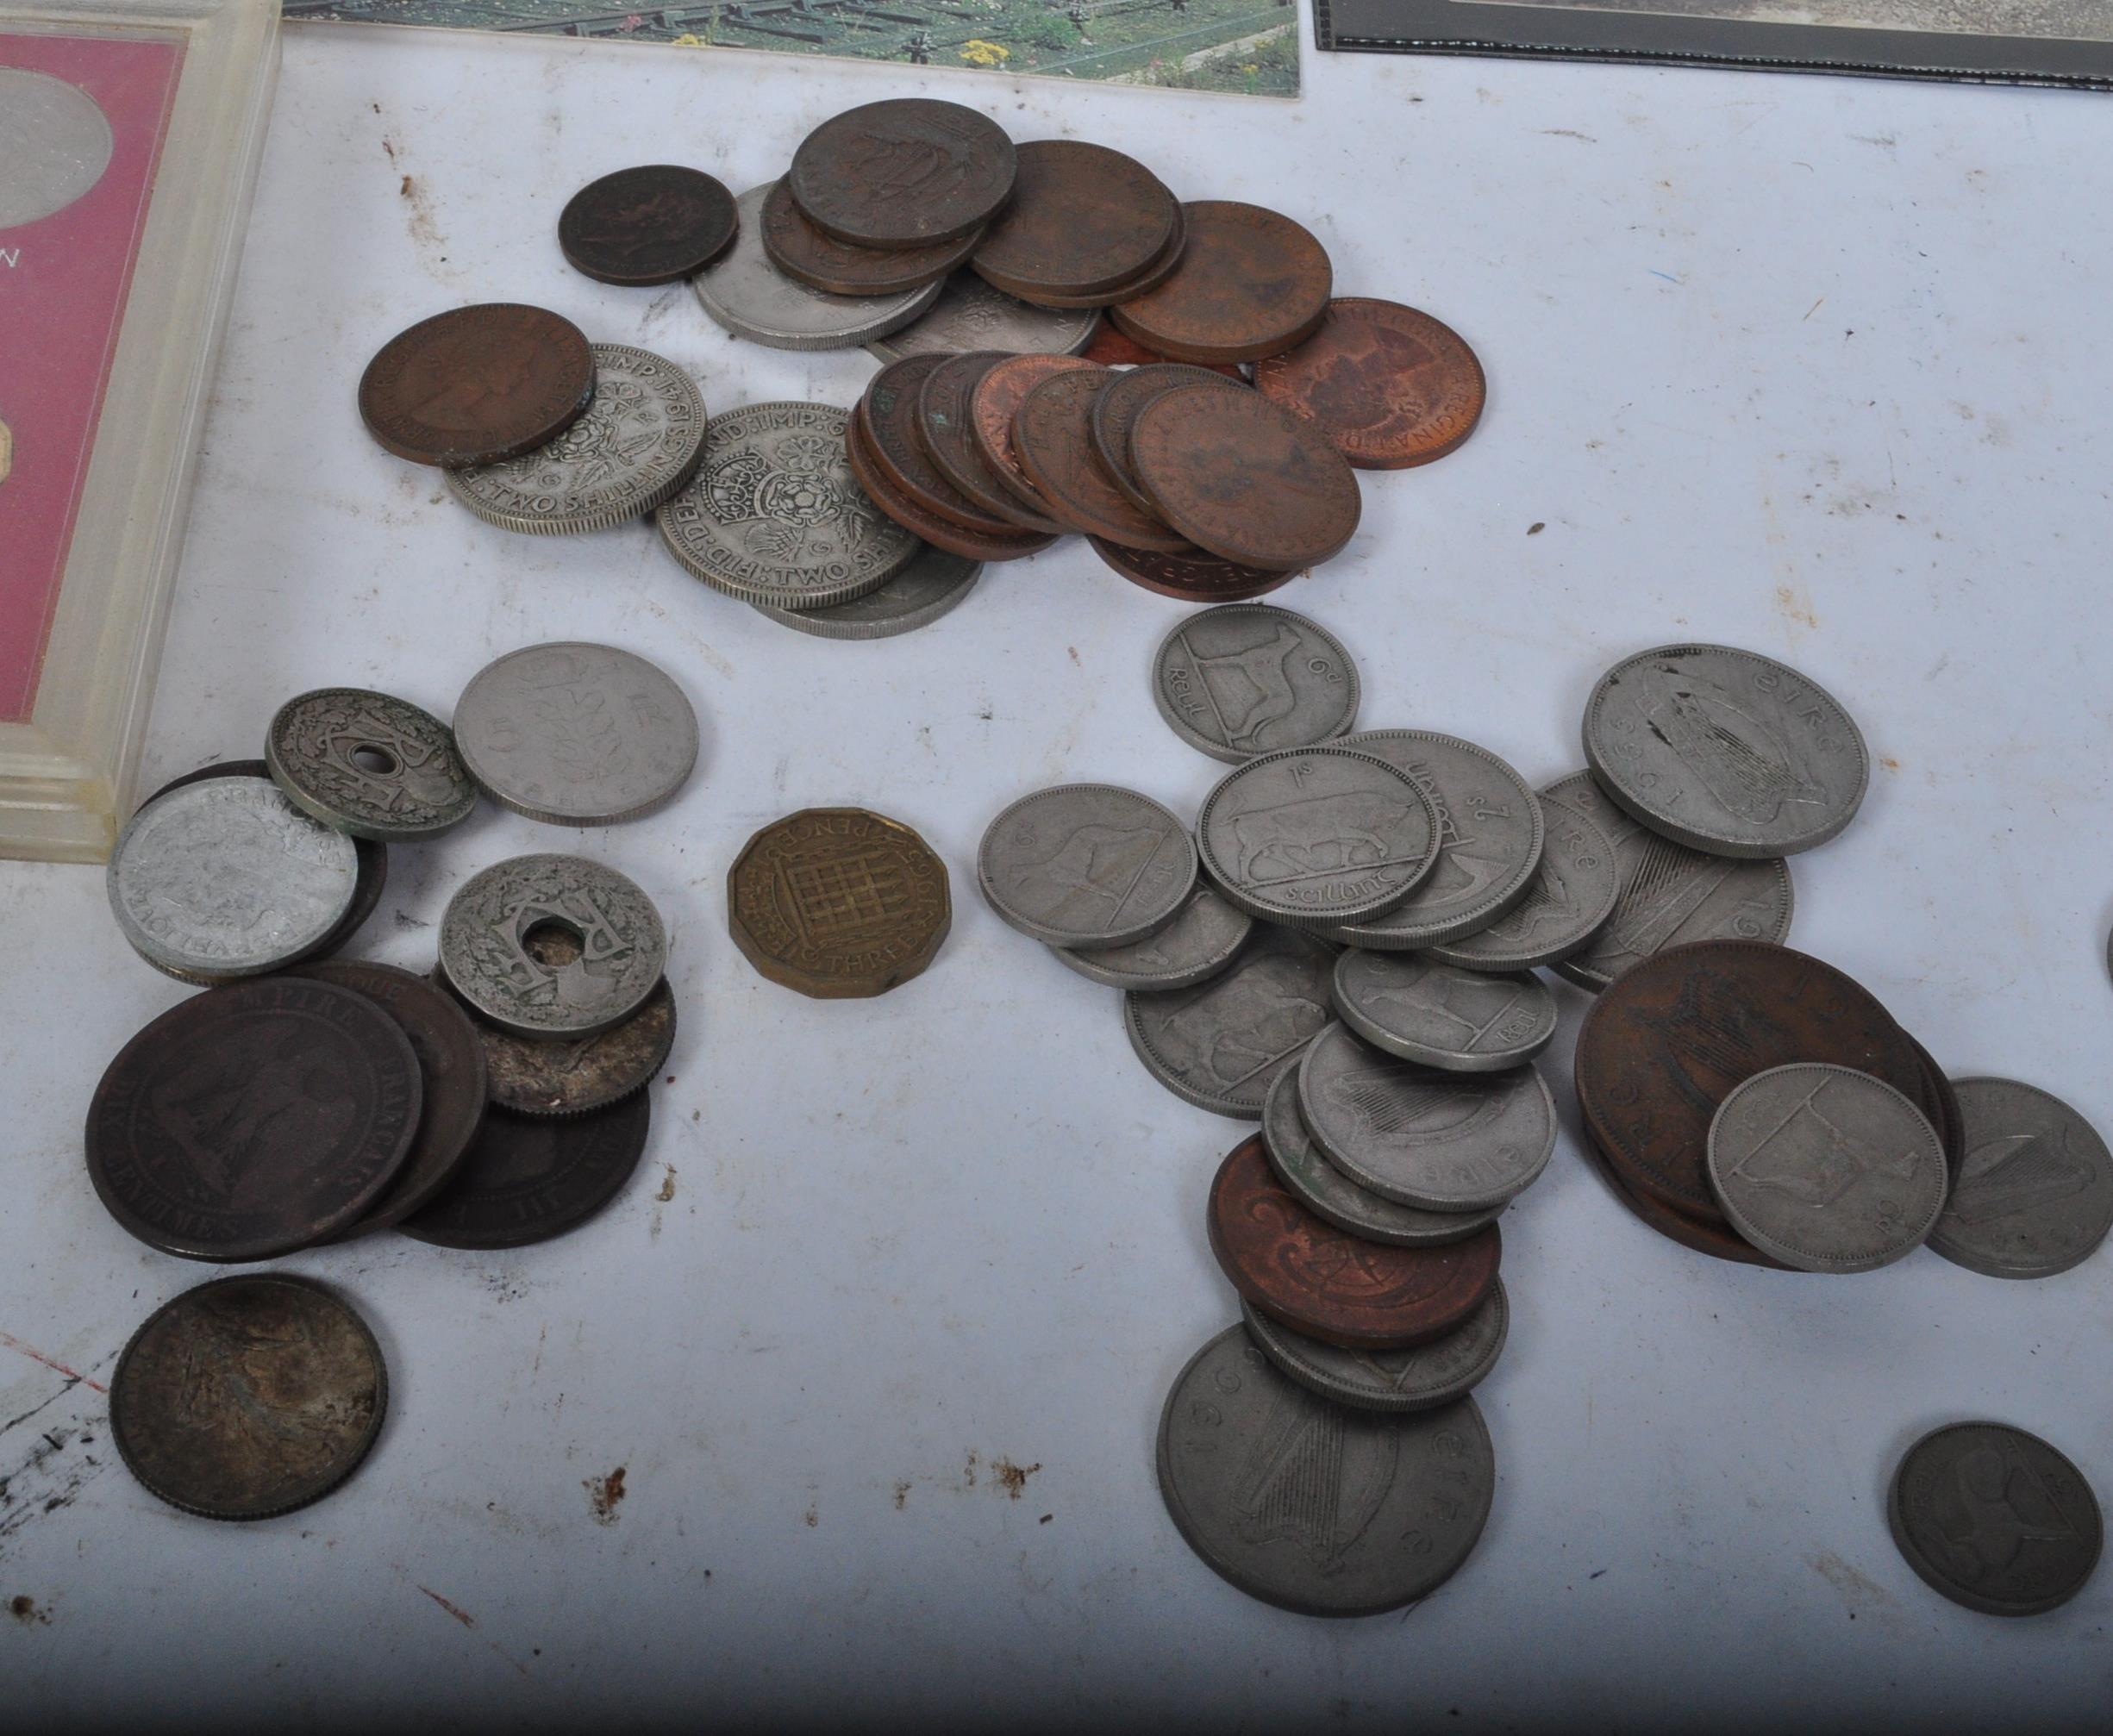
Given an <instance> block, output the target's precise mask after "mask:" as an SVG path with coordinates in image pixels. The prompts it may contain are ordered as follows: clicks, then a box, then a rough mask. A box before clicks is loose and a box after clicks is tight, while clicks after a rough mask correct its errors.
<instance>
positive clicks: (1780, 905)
mask: <svg viewBox="0 0 2113 1736" xmlns="http://www.w3.org/2000/svg"><path fill="white" fill-rule="evenodd" d="M1546 794H1547V801H1548V802H1550V803H1552V804H1554V805H1557V806H1560V807H1562V808H1564V809H1572V810H1574V811H1575V812H1577V813H1579V814H1582V815H1585V817H1586V818H1588V819H1591V820H1594V821H1597V822H1598V824H1599V827H1600V829H1601V830H1602V831H1604V833H1605V834H1607V836H1608V837H1610V839H1612V840H1614V859H1615V877H1616V880H1617V881H1618V882H1619V883H1620V884H1619V890H1617V892H1616V895H1615V901H1614V914H1613V915H1611V916H1610V917H1609V918H1608V919H1607V921H1606V922H1605V924H1604V926H1603V927H1601V928H1600V930H1599V932H1598V933H1597V934H1595V935H1593V936H1592V938H1591V940H1590V941H1588V942H1587V943H1586V944H1585V946H1582V947H1581V948H1579V949H1578V951H1577V952H1572V953H1571V954H1570V955H1569V956H1567V957H1566V958H1564V959H1560V960H1559V961H1558V962H1557V963H1556V965H1555V974H1556V975H1557V976H1559V977H1562V978H1563V979H1564V981H1566V982H1569V983H1574V984H1577V985H1578V987H1579V988H1580V989H1590V990H1591V991H1592V992H1593V993H1594V994H1597V993H1598V992H1599V990H1602V989H1604V988H1605V987H1606V986H1607V984H1610V983H1611V982H1612V981H1614V979H1615V978H1616V977H1618V976H1620V975H1621V974H1622V971H1626V970H1628V969H1629V966H1630V965H1636V964H1640V963H1641V961H1642V960H1644V959H1647V958H1649V957H1650V956H1651V955H1652V954H1653V953H1654V952H1663V951H1665V949H1666V947H1668V946H1685V945H1686V944H1687V943H1688V942H1689V941H1691V940H1766V941H1769V942H1771V943H1772V944H1774V945H1777V946H1780V945H1781V944H1782V943H1783V942H1784V941H1785V940H1788V939H1789V938H1790V932H1791V912H1792V910H1793V909H1794V908H1795V906H1796V902H1797V900H1796V897H1795V896H1794V894H1793V893H1792V890H1791V870H1790V864H1789V863H1787V862H1785V861H1784V860H1783V859H1782V858H1780V857H1774V858H1772V859H1769V860H1767V861H1765V862H1762V861H1756V862H1735V861H1734V860H1732V859H1731V858H1729V857H1728V856H1707V855H1704V853H1703V852H1701V851H1699V850H1691V849H1689V848H1688V847H1687V846H1685V844H1675V843H1674V842H1673V841H1672V840H1671V839H1670V838H1661V837H1660V836H1659V835H1658V834H1657V833H1655V832H1654V831H1652V830H1651V829H1650V828H1649V827H1646V826H1639V825H1638V824H1637V823H1636V822H1635V821H1634V820H1631V819H1630V818H1629V815H1626V814H1624V813H1622V810H1621V809H1619V808H1616V806H1615V805H1614V803H1613V802H1610V801H1609V800H1608V799H1607V797H1606V795H1605V793H1604V791H1602V790H1601V789H1600V787H1599V785H1598V784H1596V783H1594V782H1593V781H1592V774H1591V772H1589V771H1580V772H1578V773H1576V774H1575V775H1573V776H1572V777H1566V778H1564V779H1563V780H1562V781H1561V782H1560V783H1557V784H1550V785H1549V786H1548V788H1547V792H1546Z"/></svg>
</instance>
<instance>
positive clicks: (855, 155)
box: [785, 97, 1017, 247]
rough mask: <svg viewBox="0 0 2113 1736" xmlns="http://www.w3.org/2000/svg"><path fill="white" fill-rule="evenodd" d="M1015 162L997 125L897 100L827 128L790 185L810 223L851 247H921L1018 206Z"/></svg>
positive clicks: (806, 142)
mask: <svg viewBox="0 0 2113 1736" xmlns="http://www.w3.org/2000/svg"><path fill="white" fill-rule="evenodd" d="M1016 172H1017V157H1016V153H1015V152H1014V150H1013V144H1012V141H1011V140H1010V139H1009V138H1007V137H1006V136H1005V131H1004V128H1002V127H1000V126H999V125H998V124H997V122H995V121H991V120H987V119H985V117H984V116H981V115H978V113H977V112H976V111H975V110H974V109H965V108H963V107H962V106H961V105H960V103H935V102H933V101H932V100H930V99H929V98H928V97H891V98H889V99H887V100H885V101H882V102H878V103H861V104H860V106H859V107H858V108H855V109H845V110H844V112H843V113H842V114H841V115H838V116H835V117H834V118H833V119H830V120H828V121H824V122H822V124H821V125H820V126H819V127H817V128H815V130H814V131H813V132H811V133H810V134H808V135H807V136H806V138H805V139H803V140H802V141H800V147H799V149H798V150H797V151H795V152H794V153H792V167H791V171H790V172H788V173H787V174H786V176H785V184H786V185H787V186H789V187H790V188H791V190H792V197H794V198H795V199H797V201H798V202H799V207H800V209H801V210H802V211H803V212H804V213H805V214H806V216H807V220H808V221H809V222H811V223H812V224H814V226H815V227H816V228H818V229H820V230H821V231H822V234H825V235H833V236H835V238H836V239H837V240H840V241H848V242H850V243H851V245H852V246H853V247H925V246H928V245H930V244H931V243H934V242H937V241H949V240H953V239H954V238H955V237H956V236H959V235H966V234H969V233H971V232H972V230H976V229H980V228H982V227H983V226H984V225H985V223H987V222H990V221H991V218H992V217H994V216H996V215H997V214H998V213H999V212H1000V211H1001V210H1003V209H1004V207H1005V202H1006V201H1007V200H1008V199H1010V197H1012V188H1013V177H1014V175H1015V174H1016Z"/></svg>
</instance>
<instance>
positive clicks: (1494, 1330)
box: [1240, 1278, 1511, 1414]
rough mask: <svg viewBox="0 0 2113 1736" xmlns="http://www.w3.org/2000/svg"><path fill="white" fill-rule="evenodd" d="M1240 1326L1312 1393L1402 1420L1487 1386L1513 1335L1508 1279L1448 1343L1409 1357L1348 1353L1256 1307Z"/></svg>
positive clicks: (1433, 1343) (1244, 1312)
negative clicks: (1404, 1415)
mask: <svg viewBox="0 0 2113 1736" xmlns="http://www.w3.org/2000/svg"><path fill="white" fill-rule="evenodd" d="M1240 1317H1241V1323H1242V1324H1243V1325H1245V1326H1246V1327H1247V1333H1248V1336H1249V1337H1251V1338H1252V1339H1253V1340H1254V1341H1255V1343H1256V1344H1258V1345H1260V1346H1261V1348H1262V1354H1263V1355H1265V1356H1266V1357H1267V1358H1269V1359H1270V1361H1272V1362H1273V1363H1274V1364H1276V1365H1277V1367H1278V1369H1279V1370H1281V1371H1283V1372H1284V1373H1285V1374H1288V1375H1290V1376H1291V1378H1292V1379H1293V1380H1295V1381H1297V1383H1299V1384H1300V1385H1301V1386H1303V1387H1304V1388H1305V1389H1307V1391H1309V1392H1316V1393H1318V1394H1320V1396H1322V1398H1329V1399H1333V1400H1335V1402H1336V1403H1337V1404H1347V1405H1348V1406H1350V1408H1352V1409H1353V1410H1378V1411H1390V1412H1394V1413H1397V1414H1401V1413H1406V1412H1409V1411H1417V1410H1435V1409H1436V1408H1438V1407H1439V1406H1440V1405H1441V1404H1451V1403H1452V1402H1453V1401H1454V1400H1456V1399H1461V1398H1465V1397H1466V1396H1467V1395H1468V1394H1469V1393H1471V1392H1472V1391H1473V1390H1474V1389H1475V1388H1477V1387H1478V1386H1479V1385H1481V1383H1482V1382H1483V1379H1484V1377H1485V1376H1487V1375H1488V1373H1489V1371H1491V1369H1493V1368H1495V1367H1496V1366H1497V1358H1498V1357H1499V1356H1501V1355H1503V1348H1504V1340H1505V1339H1506V1338H1508V1337H1509V1336H1510V1332H1511V1304H1510V1301H1509V1299H1507V1297H1506V1296H1505V1295H1504V1281H1503V1279H1502V1278H1499V1279H1497V1282H1496V1283H1493V1284H1491V1286H1490V1293H1489V1295H1488V1296H1485V1297H1484V1298H1483V1302H1482V1306H1481V1307H1480V1308H1477V1309H1476V1310H1475V1311H1474V1312H1473V1313H1472V1314H1469V1315H1468V1316H1467V1318H1466V1321H1463V1322H1461V1324H1460V1325H1459V1326H1456V1327H1453V1330H1452V1331H1451V1332H1449V1333H1446V1335H1445V1336H1444V1337H1443V1338H1435V1339H1430V1340H1429V1341H1428V1342H1427V1343H1424V1344H1418V1345H1410V1346H1409V1347H1408V1348H1407V1349H1406V1350H1345V1349H1343V1348H1342V1347H1341V1346H1340V1345H1332V1344H1323V1343H1322V1341H1321V1340H1320V1339H1317V1338H1310V1337H1308V1336H1307V1335H1306V1334H1305V1333H1303V1332H1294V1331H1293V1330H1292V1329H1291V1327H1288V1326H1285V1325H1283V1324H1282V1323H1281V1322H1279V1321H1273V1320H1272V1319H1271V1318H1270V1317H1269V1316H1268V1315H1267V1314H1264V1313H1263V1312H1262V1311H1261V1310H1260V1308H1255V1307H1254V1306H1253V1304H1252V1303H1250V1302H1242V1303H1241V1305H1240Z"/></svg>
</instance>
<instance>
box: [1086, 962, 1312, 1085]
mask: <svg viewBox="0 0 2113 1736" xmlns="http://www.w3.org/2000/svg"><path fill="white" fill-rule="evenodd" d="M1334 966H1335V948H1334V947H1333V946H1328V944H1327V943H1326V942H1325V941H1322V940H1314V939H1313V938H1311V937H1310V936H1309V935H1305V934H1299V933H1298V932H1297V930H1296V929H1291V928H1280V927H1277V926H1276V925H1274V924H1273V923H1258V924H1257V925H1256V927H1255V929H1254V932H1253V934H1250V935H1249V936H1248V937H1247V944H1246V945H1245V946H1242V947H1241V950H1240V953H1239V956H1238V957H1237V958H1235V959H1234V960H1233V962H1232V964H1231V965H1229V966H1228V968H1227V969H1225V970H1223V971H1220V972H1219V973H1218V974H1217V975H1216V976H1215V977H1211V978H1210V981H1208V982H1206V983H1203V984H1198V985H1197V987H1195V988H1192V989H1176V990H1171V991H1169V992H1167V993H1164V994H1149V995H1146V994H1129V995H1125V996H1123V997H1122V1027H1123V1029H1124V1031H1125V1032H1126V1033H1128V1037H1129V1040H1130V1047H1131V1048H1132V1049H1134V1050H1135V1051H1136V1053H1137V1058H1138V1059H1139V1060H1141V1061H1142V1062H1143V1063H1144V1064H1145V1069H1146V1071H1147V1072H1149V1073H1150V1074H1151V1075H1152V1077H1153V1078H1155V1079H1157V1080H1158V1081H1159V1082H1160V1083H1161V1084H1162V1085H1164V1086H1166V1089H1167V1090H1170V1091H1172V1093H1173V1094H1174V1095H1175V1096H1178V1097H1179V1098H1181V1099H1182V1100H1183V1101H1184V1102H1190V1103H1193V1104H1195V1105H1196V1107H1197V1108H1199V1109H1208V1110H1210V1112H1211V1114H1213V1115H1230V1116H1232V1117H1233V1118H1234V1119H1235V1120H1236V1121H1257V1120H1260V1117H1261V1114H1262V1105H1263V1103H1264V1102H1265V1101H1266V1099H1267V1097H1268V1096H1269V1091H1270V1087H1271V1086H1272V1085H1274V1084H1275V1083H1277V1079H1278V1075H1279V1074H1281V1073H1283V1072H1284V1071H1285V1070H1286V1069H1288V1068H1291V1067H1295V1066H1296V1065H1297V1064H1298V1058H1299V1057H1300V1055H1301V1054H1303V1052H1305V1048H1306V1046H1307V1045H1308V1044H1309V1043H1310V1042H1311V1041H1312V1040H1314V1038H1315V1036H1316V1034H1317V1033H1319V1032H1320V1031H1321V1030H1322V1027H1324V1026H1326V1025H1327V1024H1328V1021H1329V1019H1330V1018H1331V1017H1332V1016H1333V1015H1332V1014H1331V1013H1330V1011H1329V1008H1328V972H1329V971H1331V970H1332V969H1333V968H1334Z"/></svg>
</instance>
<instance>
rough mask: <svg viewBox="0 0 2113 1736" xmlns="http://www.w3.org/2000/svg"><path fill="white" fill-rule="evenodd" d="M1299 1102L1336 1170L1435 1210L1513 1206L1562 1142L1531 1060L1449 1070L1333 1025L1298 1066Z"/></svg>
mask: <svg viewBox="0 0 2113 1736" xmlns="http://www.w3.org/2000/svg"><path fill="white" fill-rule="evenodd" d="M1298 1106H1299V1108H1301V1109H1302V1110H1303V1111H1304V1113H1305V1116H1306V1126H1307V1127H1308V1128H1309V1129H1310V1131H1311V1133H1312V1134H1313V1137H1314V1139H1315V1140H1316V1142H1317V1143H1318V1144H1319V1145H1320V1147H1321V1149H1322V1151H1323V1152H1326V1153H1327V1154H1328V1158H1329V1160H1330V1161H1331V1162H1333V1163H1334V1164H1335V1166H1336V1168H1338V1169H1340V1170H1341V1171H1344V1172H1345V1173H1346V1174H1347V1175H1348V1176H1349V1177H1350V1178H1351V1179H1352V1180H1353V1181H1357V1182H1362V1183H1364V1184H1365V1185H1366V1187H1368V1188H1370V1189H1371V1190H1372V1191H1373V1192H1374V1193H1376V1194H1379V1195H1382V1196H1385V1198H1387V1199H1390V1200H1399V1201H1400V1202H1402V1203H1403V1205H1410V1206H1422V1208H1424V1209H1425V1210H1427V1211H1435V1212H1471V1211H1481V1210H1485V1209H1486V1208H1489V1207H1491V1206H1497V1205H1502V1204H1503V1203H1504V1202H1506V1201H1508V1200H1510V1199H1513V1198H1515V1197H1516V1196H1517V1195H1519V1194H1520V1193H1522V1192H1523V1191H1524V1190H1526V1188H1528V1186H1530V1185H1531V1184H1532V1183H1533V1182H1534V1181H1535V1178H1536V1177H1539V1175H1540V1174H1541V1171H1543V1170H1544V1169H1546V1168H1547V1163H1548V1158H1549V1155H1550V1154H1551V1153H1552V1152H1553V1151H1554V1150H1555V1102H1554V1100H1553V1098H1552V1097H1550V1096H1549V1095H1548V1088H1547V1083H1545V1082H1544V1081H1543V1080H1542V1078H1541V1075H1540V1074H1539V1073H1538V1072H1537V1071H1535V1069H1534V1068H1533V1067H1531V1066H1524V1067H1513V1068H1511V1069H1510V1070H1509V1071H1505V1072H1502V1073H1441V1072H1440V1071H1438V1070H1437V1069H1436V1068H1435V1067H1424V1066H1419V1065H1417V1064H1416V1062H1414V1061H1404V1060H1402V1059H1400V1058H1397V1057H1396V1056H1393V1055H1389V1054H1385V1053H1383V1052H1380V1051H1379V1050H1378V1049H1375V1048H1372V1046H1370V1045H1369V1044H1367V1043H1366V1042H1364V1041H1363V1040H1361V1039H1360V1038H1359V1037H1358V1036H1357V1035H1356V1034H1355V1033H1353V1032H1352V1031H1351V1030H1350V1029H1349V1027H1347V1026H1345V1025H1340V1024H1337V1025H1331V1026H1329V1027H1328V1029H1327V1030H1325V1031H1323V1032H1322V1033H1321V1035H1320V1036H1319V1038H1317V1039H1316V1040H1315V1042H1314V1045H1313V1047H1312V1048H1311V1049H1310V1050H1308V1051H1307V1052H1306V1058H1305V1060H1304V1062H1303V1064H1302V1065H1301V1066H1300V1068H1299V1070H1298Z"/></svg>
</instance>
